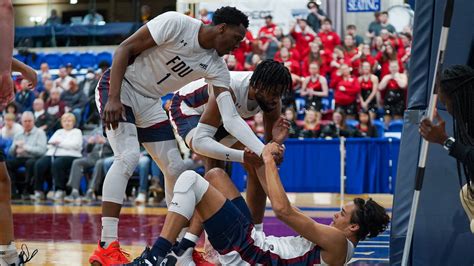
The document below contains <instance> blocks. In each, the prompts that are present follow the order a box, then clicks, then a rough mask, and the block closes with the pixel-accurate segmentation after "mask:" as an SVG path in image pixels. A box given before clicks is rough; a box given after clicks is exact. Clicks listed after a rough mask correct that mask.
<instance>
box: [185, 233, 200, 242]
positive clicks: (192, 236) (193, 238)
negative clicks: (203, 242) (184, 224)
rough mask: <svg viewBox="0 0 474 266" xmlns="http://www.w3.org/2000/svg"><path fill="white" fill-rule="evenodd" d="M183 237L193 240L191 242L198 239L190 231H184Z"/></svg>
mask: <svg viewBox="0 0 474 266" xmlns="http://www.w3.org/2000/svg"><path fill="white" fill-rule="evenodd" d="M184 238H186V239H187V240H189V241H191V242H193V243H196V242H197V241H198V239H199V236H197V235H195V234H192V233H188V232H187V233H186V234H185V235H184Z"/></svg>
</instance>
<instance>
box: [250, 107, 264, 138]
mask: <svg viewBox="0 0 474 266" xmlns="http://www.w3.org/2000/svg"><path fill="white" fill-rule="evenodd" d="M252 129H253V132H255V134H256V135H257V136H258V137H259V138H263V137H264V135H265V126H264V124H263V114H262V112H259V113H257V114H256V115H255V116H254V117H253V124H252Z"/></svg>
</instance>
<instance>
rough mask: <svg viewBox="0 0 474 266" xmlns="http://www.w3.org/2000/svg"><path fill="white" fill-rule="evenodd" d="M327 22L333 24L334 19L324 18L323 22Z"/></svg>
mask: <svg viewBox="0 0 474 266" xmlns="http://www.w3.org/2000/svg"><path fill="white" fill-rule="evenodd" d="M325 22H329V24H331V25H332V20H331V19H330V18H325V19H323V23H325Z"/></svg>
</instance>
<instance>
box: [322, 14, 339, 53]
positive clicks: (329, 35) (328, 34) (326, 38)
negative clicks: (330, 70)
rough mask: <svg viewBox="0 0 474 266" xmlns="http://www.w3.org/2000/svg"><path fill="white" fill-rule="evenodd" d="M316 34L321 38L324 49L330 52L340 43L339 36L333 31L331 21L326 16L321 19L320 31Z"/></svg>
mask: <svg viewBox="0 0 474 266" xmlns="http://www.w3.org/2000/svg"><path fill="white" fill-rule="evenodd" d="M318 36H319V38H321V42H322V43H323V47H324V49H327V50H329V51H331V52H333V51H334V48H335V47H336V46H338V45H340V44H341V37H339V35H338V34H337V33H336V32H334V31H333V29H332V21H331V20H330V19H328V18H326V19H325V20H324V21H323V25H322V26H321V31H320V32H319V34H318Z"/></svg>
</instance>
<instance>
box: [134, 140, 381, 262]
mask: <svg viewBox="0 0 474 266" xmlns="http://www.w3.org/2000/svg"><path fill="white" fill-rule="evenodd" d="M282 152H283V148H282V147H281V146H280V145H278V144H277V143H269V144H267V145H266V146H265V148H264V151H263V160H264V164H265V172H266V183H267V186H268V187H267V191H268V192H269V194H268V196H269V198H270V202H271V204H272V208H273V211H274V212H275V214H276V216H277V218H278V219H280V220H281V221H283V222H284V223H285V224H286V225H288V226H289V227H290V228H292V229H293V230H295V231H296V232H297V233H299V234H300V236H296V237H273V236H265V234H264V233H263V232H257V231H256V230H255V228H254V226H253V224H252V223H251V221H250V217H249V216H250V212H249V210H248V208H247V207H246V205H245V204H244V205H235V204H234V203H232V202H233V201H234V200H235V199H236V198H239V197H241V196H240V193H239V191H238V190H237V189H236V188H235V186H234V185H233V184H232V182H231V181H230V179H229V177H228V176H227V174H226V173H225V172H224V171H222V170H221V169H218V168H214V169H212V170H211V171H209V172H208V173H207V174H206V179H207V180H206V179H204V178H203V177H201V176H200V175H199V174H197V173H196V172H194V171H185V172H183V173H182V174H181V176H180V177H179V178H178V180H177V182H176V185H175V188H174V196H173V200H172V201H171V202H172V204H171V205H170V206H169V208H168V214H167V216H166V220H165V224H164V226H163V230H162V232H161V236H160V238H159V239H158V242H159V249H158V251H159V253H158V254H156V255H157V262H155V263H151V264H142V265H159V263H162V264H161V265H174V264H173V263H175V262H176V255H175V254H174V252H173V251H171V246H172V244H173V243H174V242H175V239H176V237H177V235H178V233H179V232H180V230H181V228H182V227H183V226H185V225H186V224H187V223H188V221H189V219H190V218H191V216H192V215H193V212H194V210H195V209H196V210H197V212H198V213H199V216H200V217H201V218H202V219H203V220H204V221H205V222H204V228H205V230H206V232H207V233H208V235H209V241H210V242H211V244H212V246H213V247H214V248H215V249H216V250H217V251H218V252H219V254H221V255H222V256H221V257H223V259H225V262H223V265H255V264H263V265H313V264H319V263H320V264H322V265H343V264H345V263H347V262H348V261H349V260H350V259H351V257H352V255H353V253H354V247H355V246H356V245H357V243H358V242H359V241H360V240H363V239H365V238H366V237H367V236H368V237H375V236H377V235H378V234H379V233H381V232H383V231H384V230H385V229H386V228H387V226H388V223H389V216H388V215H387V213H386V211H385V209H384V208H383V207H381V206H380V205H378V204H377V203H376V202H375V201H373V200H372V199H369V200H367V201H365V200H363V199H361V198H356V199H354V201H353V202H351V203H349V204H346V205H345V206H344V207H343V208H342V209H341V211H340V212H338V213H336V214H334V216H333V221H332V223H331V225H329V226H327V225H323V224H320V223H318V222H316V221H314V220H313V219H312V218H310V217H308V216H307V215H305V214H304V213H303V212H301V211H300V210H298V209H297V208H296V207H294V206H292V205H291V204H290V201H289V200H288V196H287V195H286V192H285V190H284V188H283V186H282V184H281V181H280V177H279V175H278V169H277V166H276V163H275V161H274V156H275V155H276V154H281V153H282ZM209 183H210V184H209ZM149 252H150V250H149V249H148V248H147V250H145V252H144V254H142V255H143V256H146V253H149ZM169 252H171V253H170V254H169V255H166V254H168V253H169ZM138 260H139V259H136V262H138ZM135 265H140V264H138V263H137V264H135Z"/></svg>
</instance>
